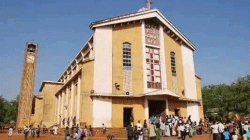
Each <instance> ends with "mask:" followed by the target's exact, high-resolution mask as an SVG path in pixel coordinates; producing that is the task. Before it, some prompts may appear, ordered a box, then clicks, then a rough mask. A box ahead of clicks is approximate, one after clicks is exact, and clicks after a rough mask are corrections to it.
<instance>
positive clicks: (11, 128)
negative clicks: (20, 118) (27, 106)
mask: <svg viewBox="0 0 250 140" xmlns="http://www.w3.org/2000/svg"><path fill="white" fill-rule="evenodd" d="M8 135H9V137H12V136H13V127H12V126H11V127H10V128H9V134H8Z"/></svg>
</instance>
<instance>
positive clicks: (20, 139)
mask: <svg viewBox="0 0 250 140" xmlns="http://www.w3.org/2000/svg"><path fill="white" fill-rule="evenodd" d="M33 139H34V140H64V139H63V137H59V136H53V135H49V134H41V137H40V138H37V137H35V138H32V137H28V140H33ZM0 140H24V135H23V134H17V133H15V134H14V135H13V136H12V137H8V134H7V133H5V134H0ZM88 140H107V138H105V137H91V138H89V139H88ZM117 140H126V139H125V138H117ZM161 140H180V139H177V138H175V137H171V138H169V137H163V138H161ZM186 140H212V138H209V135H208V134H203V135H195V136H194V137H193V138H189V137H187V138H186Z"/></svg>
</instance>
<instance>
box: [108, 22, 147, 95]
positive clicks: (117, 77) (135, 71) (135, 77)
mask: <svg viewBox="0 0 250 140" xmlns="http://www.w3.org/2000/svg"><path fill="white" fill-rule="evenodd" d="M112 37H113V42H112V44H113V55H112V57H113V62H112V63H113V64H112V66H113V80H112V81H113V82H112V91H113V93H115V94H124V89H123V77H124V76H123V43H124V42H129V43H131V57H132V58H131V59H132V61H131V63H132V82H133V83H132V88H133V90H132V91H133V94H134V95H138V94H142V93H143V67H142V44H141V42H142V41H141V24H140V23H139V22H136V23H135V24H134V23H131V24H129V25H127V24H125V25H122V26H120V25H117V26H116V27H114V28H113V34H112ZM115 83H118V84H120V86H121V88H120V90H117V89H116V88H115V86H114V85H115Z"/></svg>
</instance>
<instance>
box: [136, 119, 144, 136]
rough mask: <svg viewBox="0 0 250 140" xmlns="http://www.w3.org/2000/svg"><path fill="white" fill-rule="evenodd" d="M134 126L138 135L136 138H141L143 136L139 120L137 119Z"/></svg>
mask: <svg viewBox="0 0 250 140" xmlns="http://www.w3.org/2000/svg"><path fill="white" fill-rule="evenodd" d="M136 126H137V131H138V136H139V138H138V140H142V138H143V135H142V124H141V122H140V120H138V123H137V125H136Z"/></svg>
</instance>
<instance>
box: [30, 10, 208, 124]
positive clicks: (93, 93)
mask: <svg viewBox="0 0 250 140" xmlns="http://www.w3.org/2000/svg"><path fill="white" fill-rule="evenodd" d="M90 29H91V30H93V35H92V36H91V37H90V38H89V39H88V40H87V42H86V43H85V44H84V46H83V47H82V49H81V50H80V51H79V52H78V53H77V55H76V57H75V58H74V59H73V60H72V62H71V63H70V65H69V66H68V67H67V68H66V69H65V71H64V72H63V73H62V75H61V76H60V77H59V78H58V80H57V81H44V82H43V83H42V85H41V88H40V90H39V91H40V94H39V95H37V96H36V106H35V114H34V115H33V116H32V121H33V123H35V124H40V125H41V124H45V125H46V126H52V125H54V124H59V125H60V127H63V128H64V127H66V126H72V125H76V124H79V125H92V127H101V126H102V124H103V123H104V125H105V126H106V127H114V128H122V127H125V126H127V124H128V123H129V119H130V118H131V117H132V118H133V119H134V122H135V123H137V121H138V120H140V121H141V122H143V120H147V122H148V121H149V118H150V116H152V115H158V116H159V115H161V116H163V117H165V116H166V115H172V114H174V115H178V116H180V117H188V116H189V115H191V120H192V121H196V122H198V121H199V120H200V119H201V118H202V119H203V118H204V116H203V107H202V106H203V104H202V96H201V84H200V80H201V78H200V77H199V76H198V75H196V74H195V67H194V58H193V53H194V51H195V50H196V46H195V45H194V44H193V43H192V42H191V41H190V40H189V39H188V38H187V37H186V36H185V35H184V34H183V33H182V32H181V31H180V30H179V29H178V28H177V27H176V26H175V25H173V24H172V23H171V22H170V21H169V20H168V19H167V18H166V17H165V16H164V15H163V14H162V13H161V12H160V11H159V10H157V9H150V10H143V9H142V10H140V11H138V12H135V13H132V14H127V15H122V16H117V17H113V18H109V19H104V20H100V21H96V22H92V23H91V24H90Z"/></svg>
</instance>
